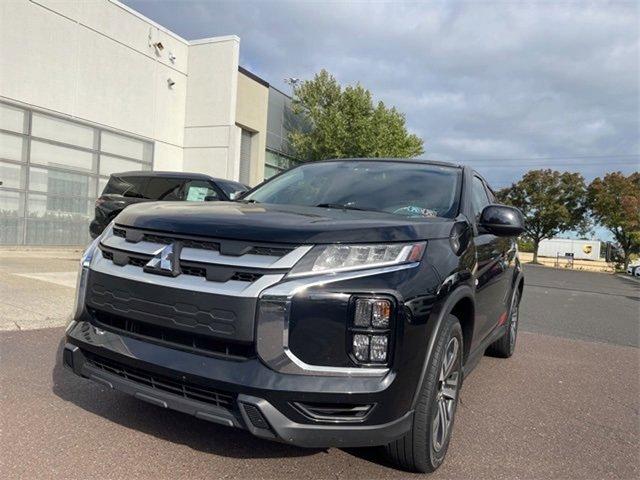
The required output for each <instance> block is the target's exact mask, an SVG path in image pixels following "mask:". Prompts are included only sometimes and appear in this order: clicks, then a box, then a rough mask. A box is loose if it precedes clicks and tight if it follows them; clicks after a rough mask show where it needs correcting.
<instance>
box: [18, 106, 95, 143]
mask: <svg viewBox="0 0 640 480" xmlns="http://www.w3.org/2000/svg"><path fill="white" fill-rule="evenodd" d="M31 134H32V135H33V136H34V137H41V138H48V139H49V140H56V141H58V142H63V143H69V144H71V145H77V146H79V147H84V148H95V130H94V129H93V128H91V127H87V126H85V125H80V124H77V123H74V122H69V121H67V120H61V119H59V118H55V117H49V116H48V115H42V114H39V113H34V114H33V118H32V120H31Z"/></svg>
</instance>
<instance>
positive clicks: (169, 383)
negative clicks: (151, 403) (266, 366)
mask: <svg viewBox="0 0 640 480" xmlns="http://www.w3.org/2000/svg"><path fill="white" fill-rule="evenodd" d="M85 355H86V356H87V360H88V361H89V363H90V364H91V365H92V366H93V367H95V368H98V369H100V370H102V371H104V372H107V373H110V374H113V375H117V376H119V377H121V378H124V379H126V380H130V381H132V382H136V383H138V384H141V385H146V386H147V387H151V388H153V389H156V390H162V391H163V392H167V393H171V394H174V395H177V396H180V397H184V398H188V399H190V400H198V401H200V402H204V403H208V404H209V405H215V406H216V407H220V408H224V409H226V410H234V409H235V408H236V396H235V395H234V394H232V393H229V392H224V391H222V390H217V389H213V388H209V387H203V386H199V385H195V384H193V383H190V382H184V381H181V380H177V379H172V378H169V377H166V376H163V375H156V374H155V373H150V372H147V371H145V370H140V369H138V368H132V367H129V366H128V365H124V364H122V363H119V362H115V361H113V360H110V359H107V358H104V357H99V356H97V355H94V354H89V353H87V352H85Z"/></svg>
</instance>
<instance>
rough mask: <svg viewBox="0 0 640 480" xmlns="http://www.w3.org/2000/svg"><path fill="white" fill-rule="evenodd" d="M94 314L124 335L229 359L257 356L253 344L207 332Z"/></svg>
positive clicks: (95, 320) (97, 321)
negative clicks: (194, 331)
mask: <svg viewBox="0 0 640 480" xmlns="http://www.w3.org/2000/svg"><path fill="white" fill-rule="evenodd" d="M91 314H92V323H94V324H95V325H96V326H97V327H99V328H102V329H104V330H108V331H113V332H115V333H118V334H120V335H125V336H130V337H134V338H141V339H144V340H149V341H153V342H154V343H158V344H160V345H163V346H166V347H169V348H175V349H178V350H187V351H190V352H197V353H203V354H205V355H211V356H215V357H224V358H225V359H228V360H246V359H248V358H252V357H255V348H254V346H253V345H246V344H242V343H235V342H229V341H226V340H220V339H216V338H212V337H209V336H206V335H200V334H197V333H191V332H186V331H183V330H177V329H174V328H168V327H163V326H160V325H153V324H150V323H147V322H141V321H139V320H133V319H131V318H127V317H122V316H120V315H114V314H112V313H108V312H104V311H102V310H95V309H94V310H92V311H91Z"/></svg>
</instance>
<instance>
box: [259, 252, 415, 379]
mask: <svg viewBox="0 0 640 480" xmlns="http://www.w3.org/2000/svg"><path fill="white" fill-rule="evenodd" d="M418 265H419V262H413V263H405V264H401V265H394V266H390V267H380V268H372V269H366V270H360V271H358V272H342V273H335V274H323V275H318V276H315V277H305V278H295V279H292V280H290V281H284V282H282V283H278V284H276V285H274V286H272V287H269V288H267V289H265V290H264V291H263V292H262V294H261V295H260V302H258V314H257V316H256V318H257V327H256V331H257V338H256V351H257V353H258V356H259V357H260V358H261V359H262V361H264V362H265V363H266V364H267V365H268V366H269V367H270V368H272V369H273V370H276V371H277V372H280V373H286V374H293V375H317V376H346V377H349V376H353V377H384V376H385V375H387V374H388V373H389V371H390V369H389V368H388V367H379V368H378V367H353V368H351V367H327V366H322V365H310V364H308V363H305V362H303V361H302V360H301V359H300V358H298V357H297V356H296V355H295V354H294V353H293V352H292V351H291V350H290V349H289V315H290V308H291V301H292V299H293V297H294V296H295V295H296V294H297V293H299V292H301V291H302V290H304V289H306V288H309V287H314V286H318V285H326V284H329V283H334V282H340V281H343V280H352V279H355V278H362V277H367V276H372V275H380V274H383V273H390V272H397V271H400V270H407V269H410V268H415V267H417V266H418ZM263 301H264V302H265V303H268V302H273V303H280V304H282V305H283V308H284V314H283V316H282V317H281V318H276V319H272V320H267V319H265V318H263V316H262V312H261V307H260V304H261V303H262V302H263ZM281 322H283V323H281Z"/></svg>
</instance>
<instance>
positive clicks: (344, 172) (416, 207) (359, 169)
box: [242, 160, 461, 217]
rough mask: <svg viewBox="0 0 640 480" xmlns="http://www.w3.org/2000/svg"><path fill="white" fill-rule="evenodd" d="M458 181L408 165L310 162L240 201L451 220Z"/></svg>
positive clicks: (456, 172) (432, 168)
mask: <svg viewBox="0 0 640 480" xmlns="http://www.w3.org/2000/svg"><path fill="white" fill-rule="evenodd" d="M460 177H461V170H460V169H459V168H455V167H447V166H438V165H429V164H420V163H410V162H406V163H405V162H384V161H356V160H345V161H340V162H337V161H336V162H321V163H308V164H305V165H302V166H299V167H296V168H293V169H291V170H289V171H287V172H285V173H283V174H282V175H279V176H278V177H275V178H274V179H272V180H270V181H268V182H267V183H265V184H263V185H262V186H261V187H258V188H257V189H256V190H254V191H253V192H251V193H250V194H249V195H247V196H246V197H244V198H243V199H242V201H244V202H259V203H273V204H285V205H303V206H320V207H327V208H345V209H354V210H373V211H382V212H387V213H392V214H396V215H403V216H407V217H433V216H439V217H454V216H455V215H456V214H457V211H458V198H459V189H460Z"/></svg>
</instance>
